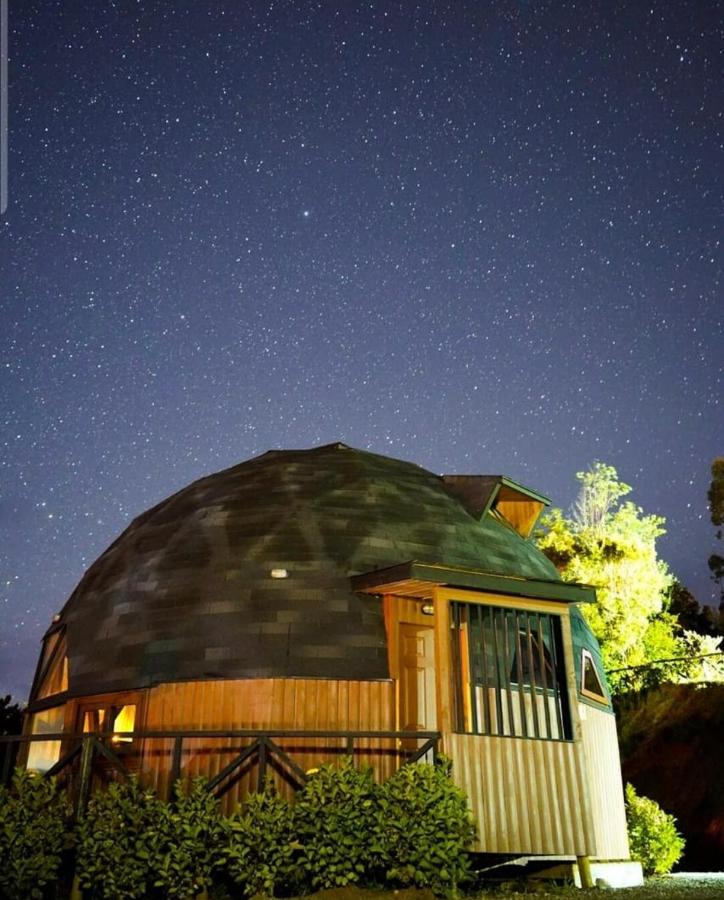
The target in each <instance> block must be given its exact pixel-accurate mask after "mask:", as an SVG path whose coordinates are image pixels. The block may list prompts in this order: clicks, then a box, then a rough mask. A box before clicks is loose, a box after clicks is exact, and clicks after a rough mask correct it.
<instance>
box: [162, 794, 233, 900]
mask: <svg viewBox="0 0 724 900" xmlns="http://www.w3.org/2000/svg"><path fill="white" fill-rule="evenodd" d="M174 798H175V800H174V803H173V804H167V803H163V804H161V805H160V821H159V827H158V829H153V828H152V829H150V830H149V852H150V858H151V860H152V864H153V870H154V879H153V885H154V887H156V888H160V889H161V892H162V894H163V896H164V897H181V898H192V900H193V898H194V897H196V896H197V895H198V894H200V893H202V892H204V891H207V890H208V889H209V887H210V885H211V879H212V874H213V872H214V870H215V869H216V868H218V867H219V865H220V863H221V853H220V845H221V842H222V840H223V829H222V824H221V817H220V815H219V804H218V801H217V800H216V798H215V797H213V796H212V795H211V794H210V793H209V792H208V791H207V789H206V779H204V778H196V779H194V780H193V781H192V783H191V787H190V790H189V791H188V793H187V792H186V790H185V789H184V784H183V782H182V781H177V782H176V784H175V786H174Z"/></svg>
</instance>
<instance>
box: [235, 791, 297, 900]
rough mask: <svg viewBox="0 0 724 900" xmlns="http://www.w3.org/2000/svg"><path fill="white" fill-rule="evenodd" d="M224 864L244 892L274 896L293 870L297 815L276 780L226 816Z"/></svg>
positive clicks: (251, 894)
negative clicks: (277, 787) (278, 790)
mask: <svg viewBox="0 0 724 900" xmlns="http://www.w3.org/2000/svg"><path fill="white" fill-rule="evenodd" d="M223 829H224V841H223V847H222V851H221V853H222V857H223V860H224V867H225V869H226V871H227V872H228V873H229V875H230V876H231V878H232V879H233V881H234V882H236V884H237V885H239V886H240V887H241V889H242V891H243V893H244V895H245V896H247V897H251V896H254V895H255V894H261V895H263V896H266V897H273V896H274V894H275V893H276V892H277V891H278V889H279V887H280V885H283V884H284V883H285V882H286V881H287V880H288V878H289V877H290V875H291V873H292V872H293V870H294V853H295V850H296V849H297V848H298V847H299V844H297V843H296V842H295V831H294V819H293V813H292V807H291V806H290V804H289V802H288V801H287V800H286V799H284V798H283V797H280V796H279V794H278V793H277V792H276V790H275V788H274V785H273V784H267V785H266V786H265V788H264V790H263V791H260V792H259V793H257V794H251V795H250V796H249V797H248V799H247V801H246V803H245V804H244V806H243V807H240V808H239V809H237V811H236V812H235V813H233V815H231V816H230V817H229V818H228V819H225V820H223Z"/></svg>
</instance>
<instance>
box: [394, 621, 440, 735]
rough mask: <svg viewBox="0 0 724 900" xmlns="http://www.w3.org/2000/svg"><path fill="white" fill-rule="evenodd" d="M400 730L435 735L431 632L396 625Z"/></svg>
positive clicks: (435, 714)
mask: <svg viewBox="0 0 724 900" xmlns="http://www.w3.org/2000/svg"><path fill="white" fill-rule="evenodd" d="M399 635H400V643H399V654H400V728H401V730H402V731H436V730H437V706H436V697H435V631H434V629H433V628H432V626H430V625H412V624H409V623H408V622H401V623H400V632H399Z"/></svg>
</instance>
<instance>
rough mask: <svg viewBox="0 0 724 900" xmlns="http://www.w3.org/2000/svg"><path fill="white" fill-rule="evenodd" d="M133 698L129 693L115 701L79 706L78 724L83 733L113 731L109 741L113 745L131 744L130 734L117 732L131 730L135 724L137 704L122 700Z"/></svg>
mask: <svg viewBox="0 0 724 900" xmlns="http://www.w3.org/2000/svg"><path fill="white" fill-rule="evenodd" d="M126 699H129V700H131V699H135V698H134V697H131V696H130V695H128V694H127V695H126V696H125V697H123V698H119V699H118V700H116V702H113V703H112V702H110V701H106V702H105V703H100V702H99V703H94V704H93V705H92V706H85V705H84V706H82V707H81V710H80V712H81V718H80V724H81V729H82V731H83V733H84V734H88V733H90V732H109V731H110V732H113V735H112V737H111V742H112V743H113V744H115V745H119V744H131V743H132V742H133V738H132V737H131V736H130V735H125V734H119V733H118V732H125V731H133V730H134V728H135V726H136V718H137V715H136V714H137V710H138V705H137V704H136V703H124V702H123V700H126Z"/></svg>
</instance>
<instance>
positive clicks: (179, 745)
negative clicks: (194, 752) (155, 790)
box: [168, 734, 184, 800]
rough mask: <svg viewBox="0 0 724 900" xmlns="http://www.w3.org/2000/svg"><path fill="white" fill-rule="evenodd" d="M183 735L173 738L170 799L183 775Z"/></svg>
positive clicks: (169, 786) (169, 785) (169, 787)
mask: <svg viewBox="0 0 724 900" xmlns="http://www.w3.org/2000/svg"><path fill="white" fill-rule="evenodd" d="M183 740H184V739H183V736H182V735H180V734H179V735H178V736H177V737H175V738H174V739H173V756H172V758H171V776H170V779H169V784H168V799H169V800H173V789H174V785H175V784H176V782H177V781H178V780H179V777H180V775H181V752H182V750H183Z"/></svg>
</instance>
